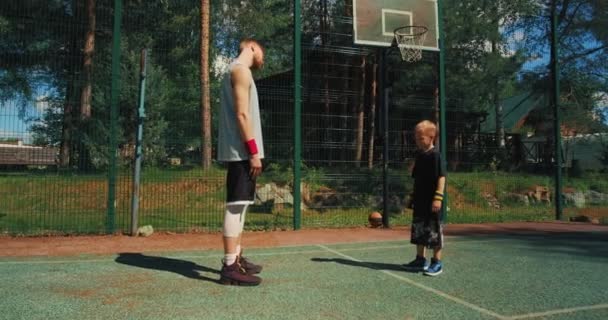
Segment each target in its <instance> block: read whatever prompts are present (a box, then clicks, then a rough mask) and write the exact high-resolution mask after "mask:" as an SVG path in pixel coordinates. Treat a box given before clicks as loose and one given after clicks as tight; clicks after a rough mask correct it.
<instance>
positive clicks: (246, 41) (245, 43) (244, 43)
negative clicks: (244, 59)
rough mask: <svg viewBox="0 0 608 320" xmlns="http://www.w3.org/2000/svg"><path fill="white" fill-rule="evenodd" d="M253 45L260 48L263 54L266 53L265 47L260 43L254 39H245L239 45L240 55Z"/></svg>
mask: <svg viewBox="0 0 608 320" xmlns="http://www.w3.org/2000/svg"><path fill="white" fill-rule="evenodd" d="M252 43H253V44H256V45H257V46H258V47H260V49H262V53H265V51H266V49H264V46H263V45H262V44H261V43H260V42H259V41H257V40H255V39H252V38H245V39H242V40H241V42H240V43H239V54H240V53H241V52H243V50H245V48H246V47H247V46H248V45H250V44H252Z"/></svg>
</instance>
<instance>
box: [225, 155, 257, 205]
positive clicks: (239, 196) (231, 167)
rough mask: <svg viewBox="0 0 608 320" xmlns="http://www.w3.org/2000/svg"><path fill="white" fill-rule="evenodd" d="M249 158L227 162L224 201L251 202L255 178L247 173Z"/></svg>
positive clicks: (233, 202)
mask: <svg viewBox="0 0 608 320" xmlns="http://www.w3.org/2000/svg"><path fill="white" fill-rule="evenodd" d="M249 168H250V165H249V160H245V161H234V162H228V175H227V176H226V203H227V204H253V201H254V200H255V178H252V177H251V175H250V174H249Z"/></svg>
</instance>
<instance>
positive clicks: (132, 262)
mask: <svg viewBox="0 0 608 320" xmlns="http://www.w3.org/2000/svg"><path fill="white" fill-rule="evenodd" d="M114 261H116V262H118V263H121V264H125V265H128V266H133V267H140V268H145V269H152V270H161V271H169V272H174V273H177V274H179V275H182V276H184V277H187V278H191V279H197V280H205V281H209V282H213V283H219V279H213V278H209V277H205V276H202V275H201V274H200V273H199V271H202V272H211V273H215V274H219V273H220V271H219V270H216V269H211V268H208V267H205V266H201V265H198V264H196V263H194V262H190V261H185V260H179V259H171V258H164V257H155V256H146V255H143V254H141V253H131V252H124V253H120V254H119V255H118V257H116V259H115V260H114Z"/></svg>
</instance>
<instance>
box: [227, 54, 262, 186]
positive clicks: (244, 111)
mask: <svg viewBox="0 0 608 320" xmlns="http://www.w3.org/2000/svg"><path fill="white" fill-rule="evenodd" d="M231 79H232V94H233V96H234V108H235V110H234V111H235V113H236V121H237V122H238V126H239V129H240V130H239V131H240V132H241V139H242V141H243V144H246V149H247V151H248V152H249V153H250V154H249V164H250V167H251V169H250V172H249V174H250V175H251V176H252V177H257V176H259V175H260V173H262V160H260V158H259V156H258V154H257V146H256V141H255V135H254V133H253V126H252V124H251V115H250V114H249V87H250V86H251V71H249V69H248V68H246V67H242V66H236V67H235V68H234V69H232V74H231Z"/></svg>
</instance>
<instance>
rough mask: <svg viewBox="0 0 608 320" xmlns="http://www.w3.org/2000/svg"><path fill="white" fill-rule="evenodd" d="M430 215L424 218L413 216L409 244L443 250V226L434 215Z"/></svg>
mask: <svg viewBox="0 0 608 320" xmlns="http://www.w3.org/2000/svg"><path fill="white" fill-rule="evenodd" d="M432 215H435V216H434V217H433V216H432ZM432 215H428V216H426V217H420V216H418V217H416V216H414V219H413V221H412V231H411V239H410V242H411V243H413V244H416V245H423V246H425V247H427V248H443V224H442V223H441V221H440V219H439V217H438V215H437V214H436V213H433V214H432Z"/></svg>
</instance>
